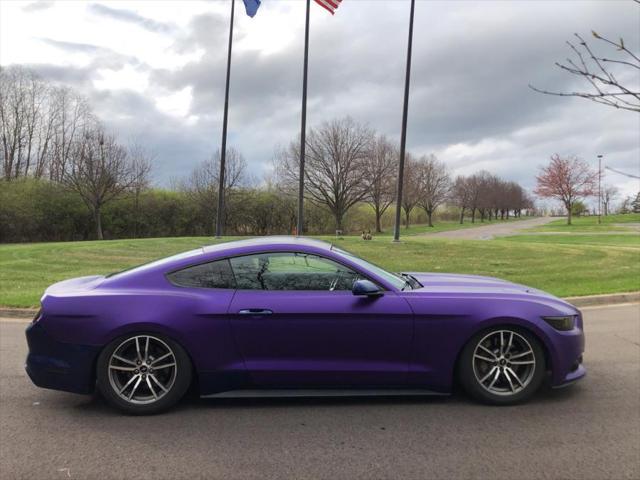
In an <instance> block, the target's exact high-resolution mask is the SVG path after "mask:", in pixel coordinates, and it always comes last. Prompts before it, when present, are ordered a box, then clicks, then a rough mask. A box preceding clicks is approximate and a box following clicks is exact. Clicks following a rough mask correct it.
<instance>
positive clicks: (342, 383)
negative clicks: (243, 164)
mask: <svg viewBox="0 0 640 480" xmlns="http://www.w3.org/2000/svg"><path fill="white" fill-rule="evenodd" d="M390 254H392V253H390ZM27 340H28V343H29V355H28V357H27V365H26V369H27V372H28V374H29V376H30V377H31V379H32V380H33V382H34V383H35V384H36V385H38V386H40V387H45V388H52V389H57V390H65V391H69V392H77V393H91V392H92V391H93V390H94V387H96V386H97V389H98V390H99V391H100V393H101V394H102V395H103V396H104V397H105V398H106V399H107V401H109V403H111V404H113V405H114V406H116V407H119V408H120V409H122V410H124V411H126V412H129V413H137V414H144V413H155V412H159V411H162V410H164V409H166V408H168V407H170V406H172V405H174V404H175V403H176V402H178V401H179V400H180V398H181V397H182V396H183V395H184V394H185V392H186V391H187V389H188V388H189V387H190V385H192V384H193V385H194V387H195V388H197V390H198V392H199V393H200V395H202V396H204V397H221V396H273V395H313V396H316V395H373V394H383V395H398V394H405V395H406V394H409V395H410V394H414V395H415V394H421V395H424V394H448V393H450V392H451V391H452V388H453V385H454V383H455V382H456V381H457V382H459V383H460V384H461V386H462V387H463V388H464V389H465V390H466V391H467V392H468V393H469V394H470V395H472V396H473V397H475V398H476V399H478V400H481V401H484V402H486V403H492V404H513V403H517V402H521V401H524V400H526V399H528V398H529V397H531V395H532V394H533V393H534V392H535V391H536V390H537V389H538V388H539V387H540V385H541V384H542V383H543V381H544V380H545V379H547V380H548V382H549V383H550V384H551V385H552V386H554V387H560V386H563V385H567V384H569V383H572V382H574V381H575V380H578V379H580V378H581V377H583V376H584V374H585V369H584V367H583V366H582V352H583V350H584V334H583V331H582V317H581V314H580V312H579V311H578V310H577V309H576V308H575V307H573V306H572V305H570V304H568V303H566V302H564V301H562V300H560V299H558V298H556V297H553V296H552V295H549V294H546V293H544V292H541V291H539V290H534V289H532V288H528V287H526V286H523V285H517V284H514V283H509V282H506V281H502V280H498V279H495V278H488V277H480V276H473V275H452V274H433V273H402V274H395V273H390V272H387V271H385V270H383V269H381V268H380V267H377V266H375V265H372V264H370V263H368V262H366V261H364V260H362V259H360V258H358V257H356V256H354V255H352V254H350V253H347V252H345V251H342V250H340V249H338V248H335V247H333V246H331V245H330V244H328V243H324V242H320V241H315V240H309V239H301V238H291V237H270V238H261V239H251V240H243V241H237V242H229V243H223V244H219V245H215V246H211V247H205V248H201V249H198V250H194V251H190V252H187V253H183V254H179V255H175V256H173V257H169V258H166V259H163V260H158V261H155V262H152V263H149V264H146V265H142V266H140V267H136V268H133V269H130V270H125V271H123V272H120V273H116V274H112V275H108V276H106V277H105V276H92V277H82V278H76V279H73V280H67V281H64V282H60V283H57V284H55V285H53V286H51V287H50V288H49V289H47V291H46V293H45V294H44V296H43V297H42V309H41V310H40V312H39V313H38V315H37V317H36V318H35V320H34V321H33V323H32V324H31V325H30V326H29V327H28V329H27Z"/></svg>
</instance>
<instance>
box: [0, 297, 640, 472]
mask: <svg viewBox="0 0 640 480" xmlns="http://www.w3.org/2000/svg"><path fill="white" fill-rule="evenodd" d="M585 319H586V333H587V351H586V355H585V363H586V367H587V369H588V372H589V373H588V376H587V378H586V379H584V380H583V381H582V382H581V383H579V384H577V385H574V386H572V387H571V388H566V389H562V390H547V391H544V392H541V393H540V394H539V395H538V396H537V397H536V398H535V399H534V400H533V401H532V402H530V403H528V404H526V405H522V406H518V407H507V408H505V407H502V408H500V407H487V406H482V405H476V404H474V403H472V402H470V401H469V400H467V399H466V398H464V397H463V396H459V395H456V396H453V397H451V398H404V399H402V398H401V399H398V398H374V399H363V398H358V399H288V400H287V399H269V400H255V399H254V400H247V399H245V400H229V399H226V400H220V399H218V400H207V401H205V400H199V399H191V400H188V401H186V402H184V403H183V404H182V405H181V406H180V408H178V409H176V410H174V411H172V412H170V413H168V414H164V415H160V416H155V417H126V416H121V415H119V414H118V413H116V412H114V411H112V410H111V409H109V408H108V407H107V406H106V405H105V404H104V403H103V402H102V401H100V400H99V399H95V398H91V397H83V396H76V395H72V394H65V393H58V392H53V391H47V390H41V389H38V388H36V387H34V386H33V385H32V384H31V382H30V381H29V380H28V379H27V377H26V375H25V373H24V371H23V361H24V357H25V353H26V345H25V341H24V338H23V329H24V328H25V324H24V323H17V322H15V321H13V322H8V321H0V462H1V463H0V478H2V479H13V478H28V479H37V480H39V479H49V478H52V479H66V478H95V479H111V478H153V479H159V478H170V479H179V478H188V479H196V478H207V479H217V478H220V479H235V478H256V479H269V478H291V479H305V478H326V479H343V478H344V479H357V478H366V479H383V478H402V479H411V478H415V479H439V478H446V479H471V478H486V479H502V478H504V479H516V478H517V479H534V478H535V479H540V478H561V479H569V478H575V479H622V478H630V479H638V478H640V305H638V304H635V305H627V306H618V307H606V308H593V309H585Z"/></svg>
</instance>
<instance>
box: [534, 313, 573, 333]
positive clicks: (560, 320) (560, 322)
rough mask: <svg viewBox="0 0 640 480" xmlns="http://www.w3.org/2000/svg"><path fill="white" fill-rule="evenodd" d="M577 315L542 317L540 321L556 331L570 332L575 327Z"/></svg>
mask: <svg viewBox="0 0 640 480" xmlns="http://www.w3.org/2000/svg"><path fill="white" fill-rule="evenodd" d="M576 317H577V315H565V316H561V317H542V319H543V320H544V321H545V322H547V323H548V324H549V325H551V326H552V327H553V328H555V329H556V330H563V331H566V330H572V329H573V327H575V325H576Z"/></svg>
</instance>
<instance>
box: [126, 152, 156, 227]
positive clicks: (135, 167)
mask: <svg viewBox="0 0 640 480" xmlns="http://www.w3.org/2000/svg"><path fill="white" fill-rule="evenodd" d="M128 156H129V162H130V164H131V187H130V188H131V193H132V194H133V209H134V212H133V215H134V221H133V238H136V237H137V236H138V224H139V222H140V196H141V195H142V192H143V191H144V190H146V189H147V188H148V187H149V182H150V174H151V164H152V162H153V159H154V158H155V155H154V154H153V153H151V152H149V150H147V149H146V148H145V147H144V146H142V144H140V143H138V142H136V141H134V142H132V143H131V145H129V149H128Z"/></svg>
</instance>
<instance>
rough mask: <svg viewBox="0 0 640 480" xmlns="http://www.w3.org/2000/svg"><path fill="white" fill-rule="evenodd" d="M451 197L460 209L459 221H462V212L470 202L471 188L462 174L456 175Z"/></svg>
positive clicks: (463, 212)
mask: <svg viewBox="0 0 640 480" xmlns="http://www.w3.org/2000/svg"><path fill="white" fill-rule="evenodd" d="M451 198H452V200H453V201H454V203H455V204H456V206H457V207H458V208H459V209H460V223H461V224H462V223H464V214H465V211H466V210H467V208H469V205H470V203H471V189H470V187H469V180H468V178H466V177H463V176H462V175H460V176H458V177H456V181H455V182H454V184H453V188H452V189H451Z"/></svg>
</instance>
